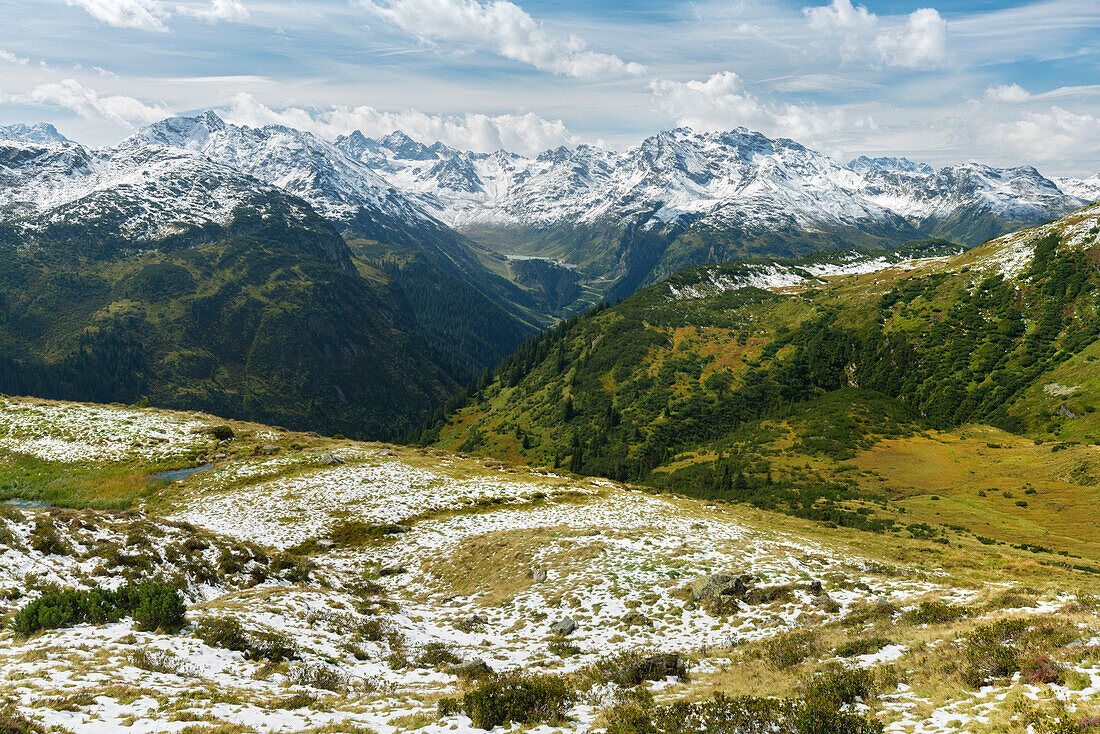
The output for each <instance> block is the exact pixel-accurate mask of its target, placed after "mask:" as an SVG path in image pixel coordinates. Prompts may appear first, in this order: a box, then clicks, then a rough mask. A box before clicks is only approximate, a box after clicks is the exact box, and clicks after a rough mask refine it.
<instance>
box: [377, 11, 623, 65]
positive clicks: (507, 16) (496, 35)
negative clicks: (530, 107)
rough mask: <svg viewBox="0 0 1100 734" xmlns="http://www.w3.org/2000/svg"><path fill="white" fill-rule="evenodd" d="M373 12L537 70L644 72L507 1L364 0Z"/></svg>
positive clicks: (425, 35)
mask: <svg viewBox="0 0 1100 734" xmlns="http://www.w3.org/2000/svg"><path fill="white" fill-rule="evenodd" d="M360 2H361V3H362V5H363V6H364V7H365V8H367V9H368V10H370V11H371V12H373V13H375V14H377V15H379V16H380V17H382V18H385V19H386V20H388V21H389V22H391V23H393V24H394V25H395V26H397V27H398V28H401V29H402V30H405V31H407V32H408V33H411V34H413V35H414V36H416V37H417V38H419V39H421V40H422V41H430V40H441V41H449V42H455V43H467V44H471V45H478V46H485V47H488V48H490V49H491V50H492V51H494V52H495V53H498V54H500V55H501V56H503V57H505V58H507V59H512V60H513V61H520V62H522V63H525V64H530V65H531V66H533V67H535V68H536V69H540V70H542V71H549V72H552V73H554V74H559V75H562V76H571V77H599V76H621V75H626V74H642V73H644V72H645V67H644V66H642V65H641V64H636V63H633V62H625V61H623V60H622V59H620V58H619V57H618V56H614V55H612V54H604V53H598V52H595V51H590V50H588V45H587V44H586V43H585V42H584V41H583V40H582V39H580V38H578V37H577V36H574V35H569V36H562V35H557V34H554V33H551V32H549V31H547V30H546V29H545V28H543V27H542V25H541V24H539V23H538V22H537V21H536V20H535V19H534V18H532V17H531V16H530V15H529V14H528V13H526V12H525V11H524V10H523V9H522V8H521V7H519V6H518V5H516V4H515V3H511V2H508V1H507V0H492V1H491V2H486V3H481V2H478V0H389V1H388V3H387V4H386V5H378V4H377V3H375V2H373V0H360Z"/></svg>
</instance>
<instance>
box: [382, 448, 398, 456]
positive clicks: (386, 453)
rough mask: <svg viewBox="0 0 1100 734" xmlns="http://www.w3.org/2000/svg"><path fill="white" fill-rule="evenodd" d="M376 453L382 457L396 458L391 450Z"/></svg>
mask: <svg viewBox="0 0 1100 734" xmlns="http://www.w3.org/2000/svg"><path fill="white" fill-rule="evenodd" d="M378 453H379V454H380V455H382V456H397V454H396V453H395V452H394V450H393V449H382V450H381V451H379V452H378Z"/></svg>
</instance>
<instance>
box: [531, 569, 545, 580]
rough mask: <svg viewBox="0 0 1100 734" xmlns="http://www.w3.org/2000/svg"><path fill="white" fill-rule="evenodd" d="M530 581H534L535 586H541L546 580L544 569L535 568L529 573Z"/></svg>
mask: <svg viewBox="0 0 1100 734" xmlns="http://www.w3.org/2000/svg"><path fill="white" fill-rule="evenodd" d="M531 580H532V581H534V582H535V583H536V584H541V583H542V582H543V581H545V580H546V569H545V568H536V569H535V570H534V571H532V572H531Z"/></svg>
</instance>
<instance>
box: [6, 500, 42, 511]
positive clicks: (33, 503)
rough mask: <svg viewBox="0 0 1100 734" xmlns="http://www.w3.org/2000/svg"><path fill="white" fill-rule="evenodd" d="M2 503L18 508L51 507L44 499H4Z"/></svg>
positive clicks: (40, 508)
mask: <svg viewBox="0 0 1100 734" xmlns="http://www.w3.org/2000/svg"><path fill="white" fill-rule="evenodd" d="M4 504H5V505H7V506H8V507H15V508H17V509H20V510H45V509H46V508H47V507H53V505H51V504H50V503H49V502H47V501H46V500H4Z"/></svg>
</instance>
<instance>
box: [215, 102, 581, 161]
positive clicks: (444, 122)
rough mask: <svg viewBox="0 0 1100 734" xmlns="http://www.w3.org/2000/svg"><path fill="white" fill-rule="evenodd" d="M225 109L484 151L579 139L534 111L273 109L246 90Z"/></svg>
mask: <svg viewBox="0 0 1100 734" xmlns="http://www.w3.org/2000/svg"><path fill="white" fill-rule="evenodd" d="M222 112H223V115H224V117H225V119H226V120H227V121H229V122H232V123H234V124H237V125H249V126H252V127H259V126H262V125H270V124H278V125H286V126H288V127H294V128H298V129H299V130H308V131H309V132H312V133H314V134H315V135H318V136H320V137H322V138H329V139H332V138H335V137H337V136H338V135H346V134H348V133H350V132H352V131H353V130H359V131H361V132H362V133H363V134H364V135H367V136H370V137H379V136H382V135H386V134H388V133H391V132H393V131H394V130H401V131H402V132H404V133H406V134H407V135H409V136H410V137H412V138H415V139H417V140H420V141H424V142H434V141H436V140H438V141H441V142H443V143H446V144H447V145H450V146H452V147H454V148H460V149H463V150H473V151H476V152H482V153H488V152H492V151H495V150H500V149H504V150H510V151H514V152H517V153H524V154H534V153H539V152H541V151H543V150H546V149H547V148H551V147H555V146H558V145H574V144H576V143H577V142H578V140H577V137H576V136H575V135H573V134H572V133H571V132H569V130H568V129H567V128H566V127H565V124H564V123H563V122H562V121H561V120H546V119H544V118H542V117H539V116H538V115H535V114H532V113H527V114H523V115H492V116H490V115H484V114H479V113H466V114H465V115H429V114H427V113H424V112H421V111H419V110H402V111H386V110H379V109H376V108H374V107H369V106H367V105H361V106H358V107H332V108H329V109H326V110H319V111H309V110H304V109H301V108H299V107H288V108H284V109H273V108H271V107H268V106H267V105H264V104H263V103H261V102H259V101H258V100H256V99H255V98H254V97H253V96H252V95H250V94H246V93H241V94H238V95H237V96H236V97H235V98H234V100H233V103H232V105H230V106H229V107H227V108H225V109H224V110H222Z"/></svg>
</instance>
